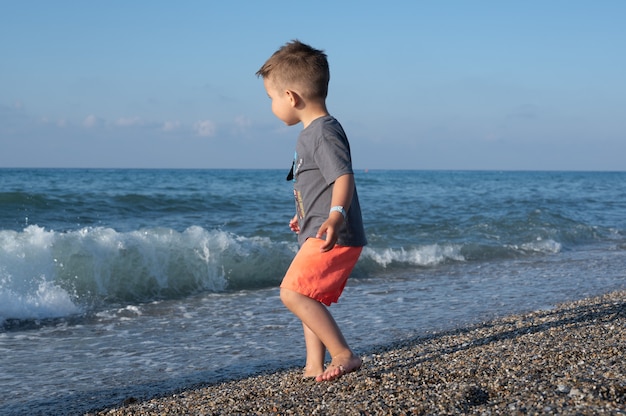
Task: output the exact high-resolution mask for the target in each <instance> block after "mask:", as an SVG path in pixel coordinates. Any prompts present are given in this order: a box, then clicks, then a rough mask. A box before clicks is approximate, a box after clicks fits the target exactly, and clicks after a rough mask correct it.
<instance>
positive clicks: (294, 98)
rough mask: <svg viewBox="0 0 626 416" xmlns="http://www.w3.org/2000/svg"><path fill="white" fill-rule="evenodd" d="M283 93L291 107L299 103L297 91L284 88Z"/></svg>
mask: <svg viewBox="0 0 626 416" xmlns="http://www.w3.org/2000/svg"><path fill="white" fill-rule="evenodd" d="M285 94H287V98H288V99H289V103H290V104H291V106H292V107H297V106H298V105H300V96H299V95H298V93H297V92H295V91H292V90H286V91H285Z"/></svg>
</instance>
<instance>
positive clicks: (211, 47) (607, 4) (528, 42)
mask: <svg viewBox="0 0 626 416" xmlns="http://www.w3.org/2000/svg"><path fill="white" fill-rule="evenodd" d="M625 21H626V1H622V0H588V1H580V0H525V1H521V0H520V1H514V0H510V1H489V0H483V1H481V0H474V1H470V0H463V1H461V0H458V1H454V0H438V1H435V0H432V1H425V0H424V1H421V0H413V1H393V0H389V1H385V2H382V1H367V0H364V1H349V0H346V1H326V0H318V1H315V2H296V1H281V0H278V1H263V2H261V1H252V0H250V1H242V0H239V1H238V0H233V1H209V0H207V1H191V0H190V1H176V2H174V1H159V0H153V1H138V0H136V1H120V0H112V1H99V2H96V1H78V0H76V1H67V0H55V1H47V0H45V1H44V0H41V1H34V0H22V1H11V0H0V168H2V167H4V168H7V167H54V168H78V167H80V168H208V169H213V168H219V169H222V168H233V169H248V168H249V169H266V168H271V169H273V168H286V169H288V168H289V166H290V165H291V159H292V157H293V150H294V147H295V143H296V139H297V136H298V133H299V132H300V130H301V128H302V126H301V125H296V126H291V127H287V126H285V125H284V124H282V123H281V122H280V121H279V120H278V119H276V118H275V117H274V115H273V114H272V112H271V107H270V104H271V103H270V100H269V98H268V97H267V94H266V92H265V90H264V88H263V82H262V80H261V79H258V78H257V77H256V75H255V73H256V71H257V70H258V69H259V68H260V67H261V65H263V63H264V62H265V60H266V59H267V58H268V57H269V56H270V55H271V54H272V53H273V52H274V51H275V50H276V49H278V48H279V47H280V46H282V45H283V44H285V43H286V42H288V41H290V40H292V39H299V40H301V41H302V42H305V43H308V44H310V45H312V46H313V47H315V48H318V49H323V50H324V51H325V52H326V53H327V55H328V59H329V63H330V70H331V81H330V87H329V96H328V100H327V105H328V109H329V111H330V113H331V114H332V115H333V116H335V117H336V118H337V119H338V120H339V121H340V122H341V123H342V125H343V127H344V129H345V130H346V132H347V134H348V137H349V140H350V144H351V148H352V158H353V165H354V167H355V169H420V170H422V169H424V170H431V169H432V170H437V169H445V170H448V169H452V170H601V171H605V170H617V171H624V170H626V52H625V51H626V49H625V47H626V24H624V22H625Z"/></svg>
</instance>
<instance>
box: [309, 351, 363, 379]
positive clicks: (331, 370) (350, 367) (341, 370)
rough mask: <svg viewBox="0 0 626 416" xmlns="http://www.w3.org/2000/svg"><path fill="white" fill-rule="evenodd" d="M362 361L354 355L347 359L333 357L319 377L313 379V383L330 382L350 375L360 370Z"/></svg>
mask: <svg viewBox="0 0 626 416" xmlns="http://www.w3.org/2000/svg"><path fill="white" fill-rule="evenodd" d="M362 363H363V361H362V360H361V358H360V357H357V356H356V355H350V356H349V357H334V358H333V360H332V362H331V363H330V364H329V365H328V367H327V368H326V371H324V372H323V373H322V374H320V375H319V376H317V377H315V381H332V380H337V379H338V378H339V377H341V376H343V375H345V374H348V373H351V372H353V371H356V370H358V369H359V368H361V364H362Z"/></svg>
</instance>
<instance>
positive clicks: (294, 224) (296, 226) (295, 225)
mask: <svg viewBox="0 0 626 416" xmlns="http://www.w3.org/2000/svg"><path fill="white" fill-rule="evenodd" d="M289 228H291V231H293V232H294V233H296V234H300V224H298V214H296V215H294V216H293V218H292V219H291V220H290V221H289Z"/></svg>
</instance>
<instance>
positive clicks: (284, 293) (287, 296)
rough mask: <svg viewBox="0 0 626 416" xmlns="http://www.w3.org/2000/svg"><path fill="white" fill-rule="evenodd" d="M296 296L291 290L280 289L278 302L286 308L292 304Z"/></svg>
mask: <svg viewBox="0 0 626 416" xmlns="http://www.w3.org/2000/svg"><path fill="white" fill-rule="evenodd" d="M297 296H298V293H297V292H294V291H293V290H289V289H283V288H280V300H281V301H282V302H283V305H285V306H286V307H287V308H289V306H290V305H292V304H293V303H294V301H295V299H296V297H297Z"/></svg>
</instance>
